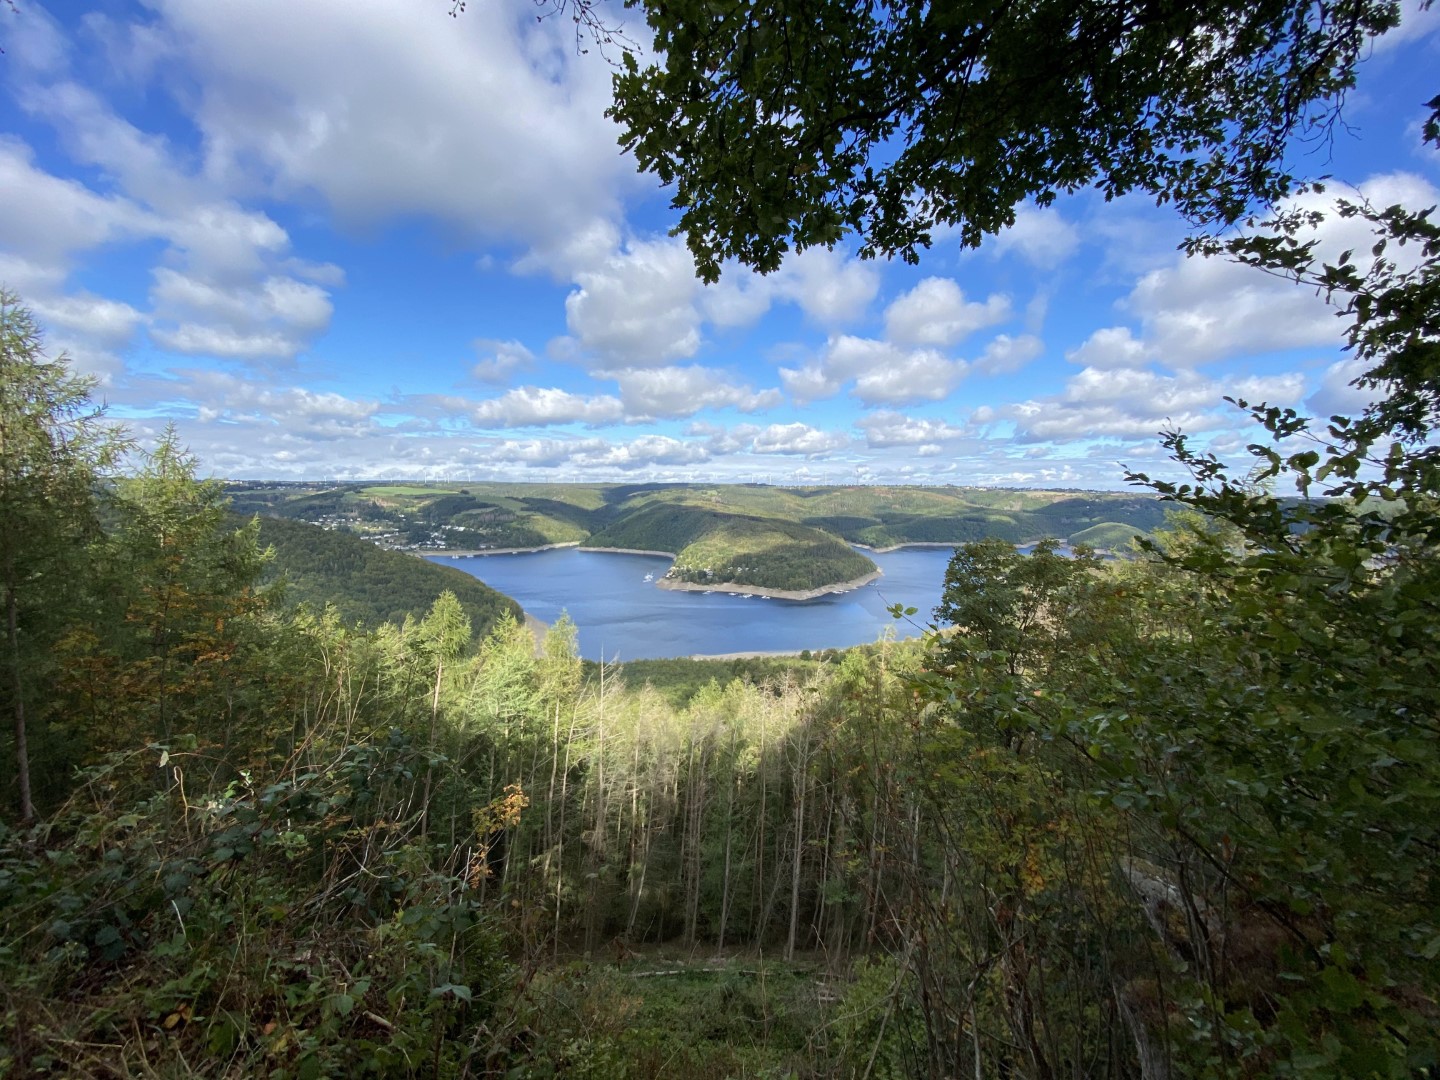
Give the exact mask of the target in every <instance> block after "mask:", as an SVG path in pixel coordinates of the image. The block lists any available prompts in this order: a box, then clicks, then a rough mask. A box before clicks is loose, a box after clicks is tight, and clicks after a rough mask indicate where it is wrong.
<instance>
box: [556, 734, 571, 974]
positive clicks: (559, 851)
mask: <svg viewBox="0 0 1440 1080" xmlns="http://www.w3.org/2000/svg"><path fill="white" fill-rule="evenodd" d="M574 744H575V712H574V710H573V709H572V710H571V713H570V733H569V735H568V736H566V739H565V767H564V768H563V769H562V770H561V773H560V834H559V840H558V842H557V846H556V849H555V868H556V873H555V940H554V942H553V943H552V956H553V957H554V958H555V959H556V960H557V961H558V960H559V958H560V909H561V907H562V906H563V900H564V895H563V894H564V889H565V795H566V791H567V789H568V788H569V785H570V747H571V746H573V745H574Z"/></svg>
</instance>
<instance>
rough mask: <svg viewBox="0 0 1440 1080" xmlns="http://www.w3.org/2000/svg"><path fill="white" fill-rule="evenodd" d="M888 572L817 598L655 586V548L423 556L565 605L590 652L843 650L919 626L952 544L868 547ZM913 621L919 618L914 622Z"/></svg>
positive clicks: (543, 606) (508, 590) (547, 611)
mask: <svg viewBox="0 0 1440 1080" xmlns="http://www.w3.org/2000/svg"><path fill="white" fill-rule="evenodd" d="M865 554H867V555H869V556H870V557H871V558H872V559H873V560H874V561H875V564H876V565H877V566H879V567H880V569H881V570H882V571H884V576H883V577H881V578H880V580H879V581H877V582H875V583H874V584H873V585H867V586H865V587H864V588H861V589H857V590H855V591H854V592H849V593H842V594H840V595H838V596H825V597H821V598H819V599H816V600H804V601H791V600H762V599H761V598H760V597H758V596H757V597H749V598H747V597H745V596H743V595H734V594H727V593H725V592H721V591H716V592H712V593H689V592H670V591H668V590H665V589H659V588H656V586H655V579H657V578H660V577H663V576H664V574H665V571H666V570H667V569H669V566H670V560H669V559H667V558H662V557H657V556H653V555H617V554H613V553H610V552H599V551H577V550H576V549H574V548H561V549H559V550H555V551H537V552H532V553H527V554H522V555H486V556H483V557H472V558H465V557H459V558H457V557H454V556H447V555H432V556H428V558H430V560H431V561H432V562H437V563H442V564H445V565H449V566H455V567H458V568H459V569H461V570H464V571H465V572H467V573H470V574H474V575H475V576H476V577H478V578H480V579H481V580H482V581H484V582H485V583H486V584H487V585H490V586H492V587H494V588H496V589H499V590H500V591H501V592H503V593H505V594H506V595H508V596H513V597H514V598H515V599H516V600H518V601H519V602H520V604H521V606H522V607H524V608H525V610H526V611H528V612H529V613H530V614H531V615H534V616H535V617H536V618H537V619H541V620H543V621H545V622H547V623H548V622H554V621H555V620H556V619H557V618H559V617H560V613H561V611H568V612H569V613H570V617H571V618H572V619H574V620H575V624H576V625H577V626H578V627H579V628H580V653H581V655H582V656H584V657H586V658H587V659H590V660H598V659H600V658H601V657H602V655H603V656H604V658H605V659H607V660H614V659H617V658H618V659H620V660H648V659H652V658H655V657H665V656H692V655H696V654H701V655H710V654H715V653H731V652H795V651H798V650H800V649H840V648H846V647H848V646H850V645H861V644H865V643H866V642H871V641H874V640H876V638H878V637H879V636H880V634H881V633H882V632H883V631H884V630H885V629H886V628H887V627H893V628H894V630H895V632H896V634H897V635H898V636H900V637H911V636H914V635H916V634H918V633H920V630H921V628H922V627H923V626H924V624H925V623H926V622H927V621H928V619H929V616H930V611H931V609H933V608H934V607H935V605H936V604H938V603H939V602H940V588H941V584H942V582H943V580H944V577H945V566H946V564H947V563H948V562H949V561H950V555H951V550H950V549H949V548H914V549H908V550H903V551H892V552H888V553H886V554H883V555H880V554H874V553H872V552H866V553H865ZM891 604H903V605H905V606H906V607H914V608H918V609H919V614H918V615H916V616H915V617H914V619H915V622H914V623H907V622H899V623H897V622H896V621H895V620H894V619H892V618H891V617H890V615H889V613H888V611H887V610H886V609H887V608H888V607H889V606H890V605H891ZM917 624H918V625H917Z"/></svg>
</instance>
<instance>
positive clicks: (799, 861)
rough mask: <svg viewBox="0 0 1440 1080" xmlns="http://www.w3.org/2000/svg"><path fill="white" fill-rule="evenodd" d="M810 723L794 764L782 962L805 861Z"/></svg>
mask: <svg viewBox="0 0 1440 1080" xmlns="http://www.w3.org/2000/svg"><path fill="white" fill-rule="evenodd" d="M809 773H810V720H809V718H808V717H806V719H805V720H804V721H803V726H802V730H801V733H800V745H799V747H798V753H797V758H796V762H795V862H794V863H793V864H792V866H791V868H790V930H789V933H787V934H786V936H785V960H786V962H787V963H788V962H789V961H791V960H794V959H795V937H796V934H797V932H798V930H799V927H800V871H801V869H802V867H803V864H804V862H805V797H806V795H807V794H808V793H809V790H810V782H809V779H810V777H809Z"/></svg>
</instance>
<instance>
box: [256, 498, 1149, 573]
mask: <svg viewBox="0 0 1440 1080" xmlns="http://www.w3.org/2000/svg"><path fill="white" fill-rule="evenodd" d="M229 490H230V493H231V495H232V498H233V499H234V503H235V508H236V510H237V511H240V512H243V513H249V512H258V513H260V514H262V515H267V516H274V517H281V518H290V519H301V520H305V521H310V522H313V523H317V524H323V525H325V526H326V527H328V528H330V529H332V530H335V529H339V530H344V531H347V532H352V533H354V534H356V535H358V536H362V537H365V538H366V539H369V540H372V541H375V542H378V543H380V544H382V545H387V546H392V547H398V548H407V549H412V550H420V551H425V550H430V551H465V550H485V549H489V548H525V547H540V546H542V545H545V544H555V543H575V542H580V543H584V544H586V545H587V546H591V547H611V548H634V549H643V550H651V551H668V552H673V553H675V556H676V560H675V566H674V568H673V569H672V572H671V577H672V578H674V579H677V580H679V581H682V582H690V583H694V584H701V585H705V584H721V583H733V584H742V585H752V586H756V587H768V588H775V589H794V590H804V589H814V588H818V587H825V586H829V585H834V584H838V583H841V582H846V581H851V580H854V579H857V578H860V577H863V576H864V575H866V574H867V573H870V572H873V571H874V569H875V567H874V564H873V563H872V562H871V561H870V560H869V559H867V558H865V556H864V555H861V554H859V553H858V552H856V551H854V550H853V549H852V548H851V547H850V546H849V545H850V544H862V545H866V546H868V547H872V548H889V547H895V546H898V545H904V544H910V543H932V544H933V543H944V544H962V543H968V542H970V541H973V540H980V539H983V538H985V537H991V536H993V537H998V538H1000V539H1003V540H1007V541H1009V542H1011V543H1016V544H1020V543H1026V542H1029V541H1032V540H1037V539H1040V538H1042V537H1047V536H1053V537H1057V538H1059V539H1063V540H1068V541H1070V542H1072V543H1088V544H1091V545H1092V546H1097V547H1102V548H1106V547H1121V546H1123V545H1124V544H1125V543H1126V542H1128V540H1129V538H1130V537H1132V536H1135V535H1137V534H1140V535H1143V534H1146V533H1148V532H1149V531H1150V530H1152V529H1154V528H1155V527H1156V526H1158V525H1160V524H1161V523H1162V521H1163V520H1164V504H1162V503H1161V502H1160V501H1159V500H1158V499H1156V498H1154V497H1151V496H1145V495H1137V494H1133V493H1128V492H1124V493H1111V492H1075V491H1032V490H1017V489H1000V488H965V487H941V488H935V487H879V486H872V487H843V486H817V487H772V486H767V485H760V484H524V483H520V484H508V483H493V482H483V483H481V482H470V483H450V484H409V483H407V484H379V483H374V484H367V483H347V484H312V485H307V484H264V483H241V484H232V485H231V486H230V488H229Z"/></svg>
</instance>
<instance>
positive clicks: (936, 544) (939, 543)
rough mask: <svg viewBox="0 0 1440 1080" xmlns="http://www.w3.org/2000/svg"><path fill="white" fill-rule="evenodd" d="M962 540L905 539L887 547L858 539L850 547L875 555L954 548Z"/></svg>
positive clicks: (961, 542)
mask: <svg viewBox="0 0 1440 1080" xmlns="http://www.w3.org/2000/svg"><path fill="white" fill-rule="evenodd" d="M964 542H965V541H963V540H955V541H950V540H907V541H905V543H903V544H891V545H890V546H889V547H883V548H877V547H871V546H870V545H869V544H862V543H860V542H859V541H858V540H857V541H855V542H854V543H851V544H850V546H851V547H857V548H864V549H865V550H866V551H873V552H875V554H876V555H888V554H890V552H892V551H900V550H901V549H902V548H955V547H959V546H960V545H961V544H963V543H964Z"/></svg>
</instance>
